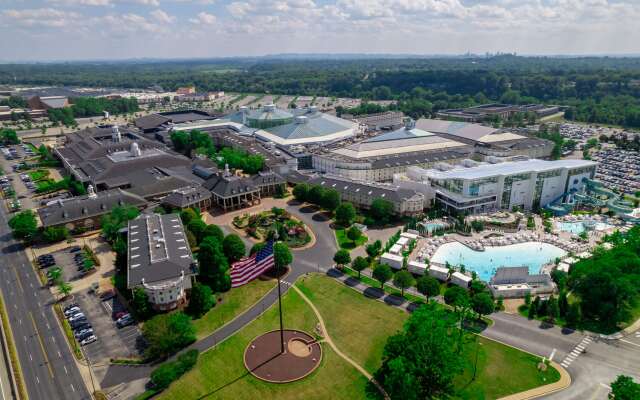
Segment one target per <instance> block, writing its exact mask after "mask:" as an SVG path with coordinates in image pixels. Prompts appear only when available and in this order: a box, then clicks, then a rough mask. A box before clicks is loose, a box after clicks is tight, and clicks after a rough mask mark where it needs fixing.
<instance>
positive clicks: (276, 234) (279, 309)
mask: <svg viewBox="0 0 640 400" xmlns="http://www.w3.org/2000/svg"><path fill="white" fill-rule="evenodd" d="M277 243H278V225H277V224H276V225H275V231H274V234H273V246H274V249H273V252H274V254H273V258H274V263H275V261H276V260H275V245H276V244H277ZM281 272H282V271H281V270H280V265H277V264H276V274H278V313H279V314H280V354H284V327H283V324H282V291H281V289H280V273H281Z"/></svg>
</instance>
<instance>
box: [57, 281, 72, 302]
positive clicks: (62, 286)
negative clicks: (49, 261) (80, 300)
mask: <svg viewBox="0 0 640 400" xmlns="http://www.w3.org/2000/svg"><path fill="white" fill-rule="evenodd" d="M71 288H72V287H71V284H70V283H68V282H60V283H59V284H58V290H59V291H60V293H62V298H63V299H64V298H66V297H67V296H69V293H71Z"/></svg>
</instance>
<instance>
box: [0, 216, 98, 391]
mask: <svg viewBox="0 0 640 400" xmlns="http://www.w3.org/2000/svg"><path fill="white" fill-rule="evenodd" d="M0 248H1V249H2V251H1V252H0V290H1V292H2V296H3V298H4V303H5V307H6V309H7V313H8V314H9V323H10V324H11V329H12V332H13V337H14V340H15V345H16V347H17V351H18V356H19V358H20V365H21V369H22V374H23V377H24V381H25V385H26V388H27V392H28V394H29V399H31V400H40V399H41V400H53V399H56V400H57V399H69V400H80V399H91V396H90V394H89V392H88V391H87V389H86V387H85V385H84V382H83V380H82V377H81V376H80V372H79V371H78V369H77V367H76V364H75V360H74V357H73V354H71V350H70V349H69V346H68V344H67V343H66V338H65V337H64V334H63V332H62V329H61V328H60V325H59V324H58V322H57V321H56V316H55V314H54V311H53V307H52V305H53V302H54V298H53V296H52V294H51V292H50V291H49V290H48V289H47V288H44V287H41V285H40V281H39V279H38V277H37V276H36V274H35V272H34V270H33V268H32V267H31V266H30V265H29V260H28V259H27V256H26V254H25V253H24V251H23V246H22V245H21V244H20V243H19V242H17V241H15V240H14V239H13V238H12V236H11V231H10V229H9V226H8V224H7V214H6V212H5V210H4V207H1V209H0Z"/></svg>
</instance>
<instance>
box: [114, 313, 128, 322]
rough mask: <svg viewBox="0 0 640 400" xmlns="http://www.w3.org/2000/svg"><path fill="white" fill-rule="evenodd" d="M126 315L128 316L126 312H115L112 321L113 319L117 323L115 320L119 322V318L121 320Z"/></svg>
mask: <svg viewBox="0 0 640 400" xmlns="http://www.w3.org/2000/svg"><path fill="white" fill-rule="evenodd" d="M126 315H129V313H128V312H126V311H117V312H114V314H113V319H115V320H116V321H117V320H119V319H120V318H122V317H124V316H126Z"/></svg>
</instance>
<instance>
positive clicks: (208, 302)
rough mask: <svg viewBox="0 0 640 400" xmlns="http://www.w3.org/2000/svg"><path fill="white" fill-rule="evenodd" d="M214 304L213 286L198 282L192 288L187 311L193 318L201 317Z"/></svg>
mask: <svg viewBox="0 0 640 400" xmlns="http://www.w3.org/2000/svg"><path fill="white" fill-rule="evenodd" d="M214 304H215V298H214V297H213V292H212V291H211V288H210V287H209V286H207V285H203V284H201V283H200V282H196V283H195V284H194V285H193V287H192V288H191V295H190V297H189V306H188V307H187V313H188V314H189V315H191V316H192V317H193V318H200V317H202V316H203V315H204V314H206V313H207V311H209V310H210V309H211V307H213V305H214Z"/></svg>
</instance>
